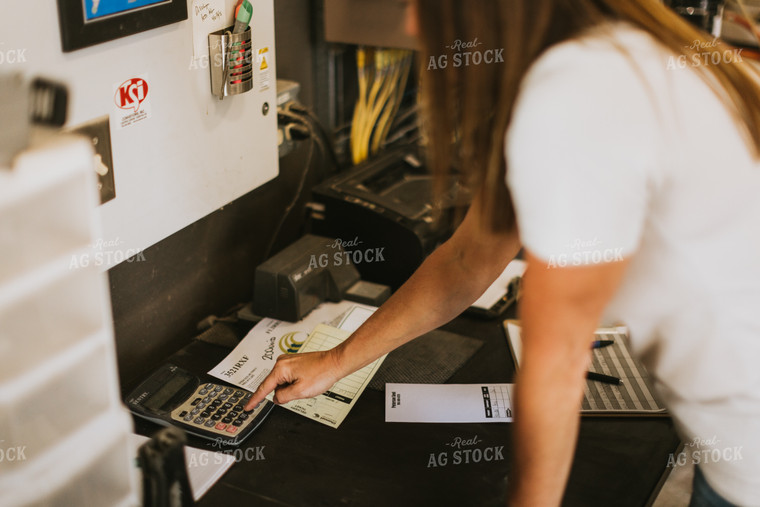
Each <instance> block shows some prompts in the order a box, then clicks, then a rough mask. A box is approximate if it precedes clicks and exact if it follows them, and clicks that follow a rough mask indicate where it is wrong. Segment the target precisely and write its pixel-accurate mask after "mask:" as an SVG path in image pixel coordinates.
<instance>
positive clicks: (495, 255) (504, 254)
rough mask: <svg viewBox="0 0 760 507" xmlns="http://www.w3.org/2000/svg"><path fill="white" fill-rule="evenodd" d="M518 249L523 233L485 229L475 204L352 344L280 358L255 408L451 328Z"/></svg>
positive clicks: (313, 391)
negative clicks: (442, 328)
mask: <svg viewBox="0 0 760 507" xmlns="http://www.w3.org/2000/svg"><path fill="white" fill-rule="evenodd" d="M519 249H520V245H519V242H518V239H517V233H516V231H514V230H509V229H508V228H507V227H506V226H505V227H503V230H500V231H498V232H493V231H491V230H490V229H488V228H487V227H485V225H484V224H483V222H482V221H481V214H480V208H479V200H477V199H476V200H475V201H474V202H473V205H472V206H471V207H470V210H469V211H468V213H467V216H466V217H465V219H464V221H463V222H462V224H461V225H460V226H459V228H458V229H457V230H456V232H455V233H454V235H453V236H452V237H451V239H449V241H447V242H446V243H444V244H443V245H441V246H440V247H439V248H438V249H437V250H436V251H435V252H433V254H431V255H430V256H429V257H428V259H427V260H425V262H424V263H423V264H422V265H421V266H420V267H419V268H418V269H417V271H415V273H414V274H413V275H412V276H411V277H410V278H409V280H408V281H407V282H406V283H405V284H404V285H403V286H402V287H401V288H399V289H398V290H397V291H396V293H395V294H394V295H393V296H392V297H391V298H390V299H389V300H388V301H387V302H386V303H385V304H384V305H383V306H382V307H381V308H379V309H378V310H377V311H376V312H375V313H374V315H373V316H372V317H370V318H369V319H368V320H367V322H365V323H364V325H363V326H361V327H360V328H359V329H358V330H356V332H354V334H353V335H351V337H350V338H349V339H348V340H346V341H345V342H344V343H343V344H341V345H340V346H338V347H336V348H334V349H332V350H330V351H327V352H316V353H312V354H297V355H288V356H280V358H279V359H278V361H277V364H276V365H275V368H274V369H273V370H272V373H270V374H269V376H268V377H267V378H266V379H265V380H264V382H262V384H261V386H260V387H259V389H258V390H257V391H256V393H255V394H254V396H253V398H252V399H251V401H250V402H249V404H248V406H249V407H253V406H255V405H256V404H257V403H259V402H260V401H261V400H263V399H264V397H265V396H266V395H267V394H269V393H270V392H271V391H273V390H275V389H276V391H275V401H276V402H277V403H287V402H288V401H291V400H294V399H299V398H309V397H312V396H316V395H317V394H320V393H322V392H324V391H326V390H327V389H329V388H330V387H331V386H332V385H333V384H334V383H335V382H336V381H337V380H339V379H341V378H343V377H345V376H346V375H348V374H350V373H352V372H354V371H356V370H358V369H360V368H362V367H363V366H365V365H367V364H369V363H371V362H372V361H374V360H375V359H377V358H378V357H380V356H382V355H383V354H386V353H388V352H390V351H391V350H393V349H395V348H396V347H398V346H400V345H403V344H404V343H406V342H408V341H410V340H412V339H414V338H416V337H417V336H419V335H421V334H424V333H426V332H428V331H430V330H432V329H435V328H436V327H438V326H440V325H442V324H444V323H446V322H448V321H449V320H451V319H453V318H454V317H456V316H457V315H459V314H460V313H461V312H462V311H463V310H465V309H466V308H467V307H468V306H469V305H471V304H472V303H473V302H474V301H475V300H476V299H477V298H478V297H480V295H481V294H483V292H484V291H485V290H486V289H487V288H488V286H489V285H490V284H491V283H493V281H494V280H495V279H496V278H497V277H498V276H499V274H501V272H502V271H503V270H504V268H505V267H506V265H507V264H508V263H509V261H510V260H512V259H513V258H514V256H515V255H516V254H517V252H518V251H519ZM278 386H280V387H278Z"/></svg>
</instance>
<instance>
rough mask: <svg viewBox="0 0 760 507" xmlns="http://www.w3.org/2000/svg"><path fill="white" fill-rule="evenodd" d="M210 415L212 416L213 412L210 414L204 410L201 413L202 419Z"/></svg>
mask: <svg viewBox="0 0 760 507" xmlns="http://www.w3.org/2000/svg"><path fill="white" fill-rule="evenodd" d="M210 415H211V412H209V411H208V410H204V411H203V412H201V417H209V416H210Z"/></svg>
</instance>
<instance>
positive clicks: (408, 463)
mask: <svg viewBox="0 0 760 507" xmlns="http://www.w3.org/2000/svg"><path fill="white" fill-rule="evenodd" d="M443 329H445V330H448V331H452V332H455V333H459V334H464V335H469V336H473V337H477V338H479V339H482V340H483V341H484V346H483V347H482V348H481V349H480V350H479V351H478V352H477V353H476V355H475V356H473V357H472V359H471V360H470V361H469V362H467V363H466V364H465V365H464V366H463V367H462V368H461V369H460V370H459V371H458V372H457V373H456V374H455V375H454V376H453V377H452V379H451V380H450V382H451V383H479V382H511V381H512V380H513V378H514V365H513V363H512V358H511V356H510V354H509V348H508V346H507V342H506V340H505V338H504V334H503V331H502V329H501V327H500V323H499V322H498V321H480V320H476V319H471V318H467V317H459V318H458V319H456V320H455V321H454V322H452V323H450V324H449V325H447V326H445V327H444V328H443ZM227 352H228V351H227V350H226V349H223V348H221V347H217V346H214V345H210V344H207V343H202V342H198V343H194V344H192V345H190V346H188V347H186V348H185V349H183V351H181V352H179V353H177V354H175V355H174V356H173V357H172V358H171V361H173V362H175V364H177V365H179V366H182V367H184V368H187V369H188V370H190V371H194V372H196V373H204V372H205V371H207V370H208V369H210V368H211V366H213V365H214V364H216V363H217V362H218V361H220V360H221V359H222V358H223V357H224V356H225V355H226V354H227ZM384 407H385V405H384V394H383V393H381V392H379V391H374V390H370V389H367V390H366V391H365V392H364V394H363V395H362V397H361V398H360V399H359V400H358V402H357V403H356V405H355V406H354V408H353V410H352V411H351V413H350V414H349V415H348V417H347V418H346V420H345V421H344V422H343V424H342V425H341V427H340V428H339V429H337V430H336V429H332V428H329V427H327V426H324V425H322V424H319V423H317V422H314V421H311V420H308V419H306V418H304V417H302V416H299V415H297V414H294V413H292V412H290V411H288V410H285V409H282V408H280V407H275V409H274V410H273V411H272V413H271V414H270V415H269V417H268V418H267V420H266V421H264V423H263V424H262V426H261V427H260V428H259V429H258V430H257V431H256V432H255V433H254V434H253V435H252V436H251V437H249V439H248V440H246V441H245V442H244V444H243V445H242V446H241V449H242V450H243V451H245V449H247V448H251V449H253V448H255V447H261V446H263V449H260V450H259V451H260V453H259V454H258V457H259V459H258V460H256V459H255V458H256V457H257V453H256V452H254V451H250V452H248V453H247V455H248V457H249V458H251V460H250V461H247V460H246V459H245V455H246V454H245V453H242V454H243V456H244V458H243V460H242V461H240V462H239V463H237V464H235V465H234V466H233V467H232V468H231V469H230V470H229V471H228V472H227V474H226V475H225V476H224V477H223V478H222V479H221V480H220V481H219V483H217V484H216V485H215V486H214V487H213V488H212V489H211V490H210V491H209V492H208V493H207V494H206V495H205V496H204V497H203V498H202V499H201V500H200V502H199V503H198V505H199V506H201V507H203V506H209V507H212V506H219V505H235V504H240V505H261V506H265V505H272V506H275V505H276V506H299V507H300V506H303V507H318V506H331V507H332V506H339V505H355V506H361V507H364V506H367V507H373V506H378V507H386V506H394V507H401V506H407V505H408V506H415V507H419V506H428V505H429V506H444V505H452V506H465V505H466V506H503V505H504V498H505V495H506V486H507V477H508V476H509V475H510V469H511V466H512V463H511V461H510V459H511V456H512V450H511V447H512V444H511V434H512V425H511V424H508V423H506V424H498V423H492V424H401V423H385V409H384ZM136 423H137V426H136V429H137V431H138V432H139V433H143V434H150V433H152V432H153V431H155V430H156V429H157V427H156V426H155V425H153V424H151V423H148V422H146V421H142V420H138V421H136ZM457 439H460V440H459V441H460V442H461V441H468V440H469V441H472V440H473V439H475V441H477V443H476V444H472V445H469V444H466V443H464V442H462V444H461V445H460V447H459V448H456V447H455V445H456V442H457V441H458V440H457ZM188 443H189V445H192V446H195V447H203V448H208V449H213V447H212V446H209V445H208V444H206V443H205V441H203V440H202V439H197V438H195V437H190V438H189V442H188ZM452 444H453V445H454V447H452ZM678 445H679V439H678V437H677V435H676V433H675V430H674V428H673V424H672V422H671V420H670V419H669V418H666V417H634V418H630V417H629V418H621V417H616V418H599V417H596V418H591V417H584V418H583V419H582V422H581V428H580V437H579V441H578V447H577V450H576V456H575V461H574V463H573V468H572V472H571V475H570V480H569V482H568V487H567V490H566V492H565V499H564V505H570V506H574V505H578V506H588V505H616V506H621V507H625V506H632V507H633V506H641V505H646V504H647V503H648V502H649V501H650V499H651V498H652V497H653V494H656V492H657V491H659V487H660V485H661V480H662V479H663V478H664V477H665V475H664V473H665V471H666V463H667V460H668V455H669V454H670V453H672V452H675V451H676V449H677V447H678ZM489 448H490V449H491V450H490V451H488V452H486V449H489ZM475 449H480V451H481V453H482V456H484V457H488V456H490V457H491V458H492V460H491V461H490V462H487V461H485V458H481V459H480V462H478V463H475V462H474V459H475V458H476V457H478V453H477V452H470V453H467V452H466V451H467V450H471V451H474V450H475ZM216 450H219V449H216ZM457 450H459V451H462V452H460V453H459V454H458V458H459V459H458V460H457V457H456V456H455V451H457ZM442 453H444V454H446V456H447V462H446V464H445V465H443V463H442V461H438V457H439V456H440V455H441V454H442ZM238 454H239V455H240V454H241V453H238ZM262 455H263V459H261V457H262ZM431 455H433V456H435V458H434V461H431ZM500 456H503V459H498V458H499V457H500ZM468 458H469V463H467V459H468ZM457 461H459V462H458V463H457ZM435 462H438V463H440V465H439V466H435V465H434V463H435Z"/></svg>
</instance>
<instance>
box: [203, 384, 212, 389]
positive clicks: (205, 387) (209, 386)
mask: <svg viewBox="0 0 760 507" xmlns="http://www.w3.org/2000/svg"><path fill="white" fill-rule="evenodd" d="M203 387H204V389H213V388H214V384H206V385H205V386H203Z"/></svg>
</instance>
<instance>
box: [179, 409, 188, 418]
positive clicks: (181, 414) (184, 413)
mask: <svg viewBox="0 0 760 507" xmlns="http://www.w3.org/2000/svg"><path fill="white" fill-rule="evenodd" d="M186 415H187V410H183V411H182V412H180V413H179V416H180V417H185V416H186Z"/></svg>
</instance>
